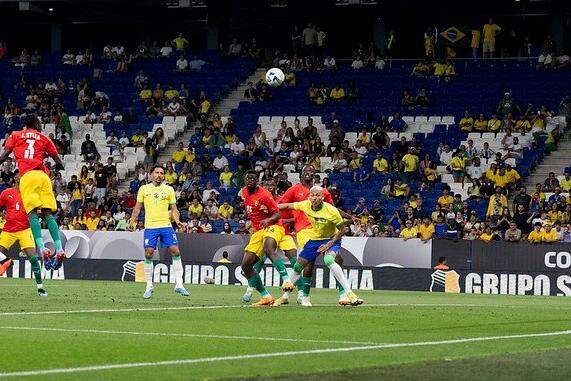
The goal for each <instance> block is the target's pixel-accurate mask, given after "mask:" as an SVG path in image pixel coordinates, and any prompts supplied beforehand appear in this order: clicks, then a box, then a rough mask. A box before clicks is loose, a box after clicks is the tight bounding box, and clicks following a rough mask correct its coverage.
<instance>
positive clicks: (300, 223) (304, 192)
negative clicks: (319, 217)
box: [280, 183, 333, 232]
mask: <svg viewBox="0 0 571 381" xmlns="http://www.w3.org/2000/svg"><path fill="white" fill-rule="evenodd" d="M308 198H309V188H306V187H305V186H304V185H303V184H302V183H297V184H295V185H293V186H291V187H290V188H289V189H288V190H287V191H286V192H285V193H284V194H283V195H282V198H281V201H280V202H281V203H284V204H289V203H292V202H300V201H305V200H307V199H308ZM323 201H325V202H327V203H329V204H331V205H333V197H331V193H329V191H328V190H327V189H325V192H324V197H323ZM292 212H293V218H294V222H293V225H294V228H295V231H296V232H298V231H300V230H303V229H305V228H306V227H308V226H311V222H309V219H308V218H307V216H306V215H305V213H303V212H302V211H300V210H293V211H292Z"/></svg>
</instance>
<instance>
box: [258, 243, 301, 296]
mask: <svg viewBox="0 0 571 381" xmlns="http://www.w3.org/2000/svg"><path fill="white" fill-rule="evenodd" d="M277 248H278V243H277V242H276V240H275V239H274V238H272V237H266V238H265V239H264V252H265V253H266V256H267V257H268V258H270V260H271V261H272V264H273V265H274V267H275V269H276V270H278V273H279V274H280V278H281V279H282V290H284V291H292V290H293V289H294V288H295V286H294V284H293V282H292V281H291V280H290V278H289V274H288V272H287V269H286V267H285V263H284V260H283V259H281V258H280V257H278V255H277V254H276V249H277Z"/></svg>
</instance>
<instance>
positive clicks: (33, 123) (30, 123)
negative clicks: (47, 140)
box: [24, 114, 42, 131]
mask: <svg viewBox="0 0 571 381" xmlns="http://www.w3.org/2000/svg"><path fill="white" fill-rule="evenodd" d="M24 126H25V127H26V128H31V129H33V130H36V131H41V130H42V124H41V123H40V120H39V119H38V117H37V116H36V115H35V114H29V115H26V117H25V118H24Z"/></svg>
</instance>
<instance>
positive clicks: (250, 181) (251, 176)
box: [244, 171, 258, 190]
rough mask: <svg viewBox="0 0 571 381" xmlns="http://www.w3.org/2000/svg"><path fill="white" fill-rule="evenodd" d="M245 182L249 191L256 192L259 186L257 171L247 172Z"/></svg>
mask: <svg viewBox="0 0 571 381" xmlns="http://www.w3.org/2000/svg"><path fill="white" fill-rule="evenodd" d="M244 181H245V182H246V187H248V189H250V190H254V189H256V187H257V186H258V174H257V173H256V171H247V172H246V174H245V175H244Z"/></svg>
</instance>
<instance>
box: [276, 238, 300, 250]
mask: <svg viewBox="0 0 571 381" xmlns="http://www.w3.org/2000/svg"><path fill="white" fill-rule="evenodd" d="M278 249H280V250H281V251H284V252H285V251H290V250H296V249H297V247H296V246H295V241H294V240H293V237H292V236H291V235H287V234H284V236H283V237H282V239H281V240H280V241H279V242H278Z"/></svg>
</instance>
